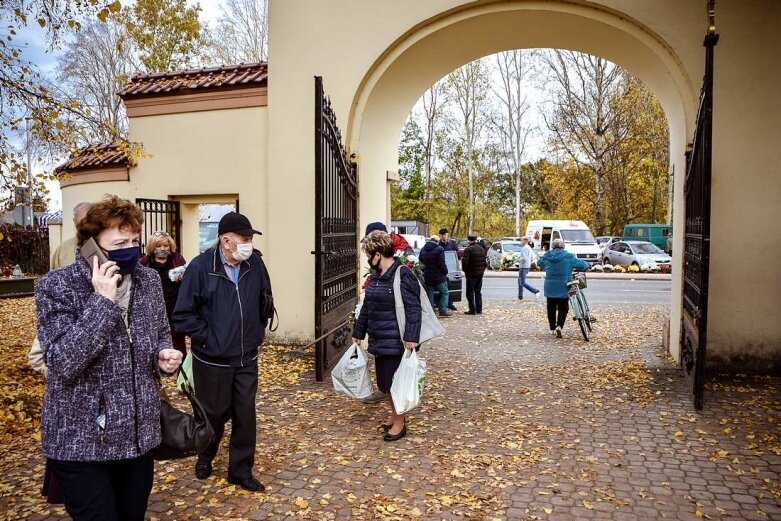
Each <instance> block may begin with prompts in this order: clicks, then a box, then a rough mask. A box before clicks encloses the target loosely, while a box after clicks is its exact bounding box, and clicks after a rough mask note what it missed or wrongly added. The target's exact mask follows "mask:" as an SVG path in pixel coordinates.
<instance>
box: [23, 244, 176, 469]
mask: <svg viewBox="0 0 781 521" xmlns="http://www.w3.org/2000/svg"><path fill="white" fill-rule="evenodd" d="M91 279H92V270H91V268H90V267H89V266H88V264H87V262H86V261H85V260H84V257H82V255H81V252H76V262H74V263H73V264H69V265H68V266H65V267H63V268H60V269H57V270H54V271H51V272H49V273H48V274H47V275H46V276H45V277H43V278H42V279H41V281H40V282H39V283H38V285H37V286H36V288H35V301H36V307H37V312H38V338H39V340H40V342H41V347H42V348H43V357H44V360H45V362H46V365H47V367H48V368H49V378H48V379H47V381H46V394H45V396H44V400H43V412H42V414H41V431H42V442H43V453H44V455H45V456H46V457H47V458H51V459H57V460H68V461H109V460H119V459H128V458H135V457H138V456H141V455H142V454H145V453H146V452H149V451H150V450H152V449H154V448H155V447H156V446H157V445H159V444H160V399H159V396H158V388H159V375H160V372H159V369H158V366H157V356H158V353H159V352H160V350H162V349H166V348H170V347H171V339H170V331H169V326H168V319H167V318H166V314H165V304H164V301H163V293H162V288H161V286H160V277H159V276H158V275H157V273H156V272H155V271H154V270H152V269H149V268H144V267H141V266H139V267H138V269H137V270H136V272H135V274H134V275H133V286H132V290H131V291H132V295H131V303H130V317H131V318H130V331H131V335H132V337H133V344H132V346H131V343H130V338H129V336H128V333H127V330H126V328H125V323H124V321H123V320H122V314H121V311H120V308H119V306H117V305H116V304H115V303H113V302H111V301H110V300H108V299H107V298H105V297H103V296H101V295H99V294H98V293H96V292H95V290H94V289H93V287H92V280H91ZM102 416H105V423H104V425H103V427H102V428H101V426H100V422H99V421H98V418H99V417H102Z"/></svg>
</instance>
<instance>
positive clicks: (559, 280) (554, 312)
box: [537, 239, 590, 338]
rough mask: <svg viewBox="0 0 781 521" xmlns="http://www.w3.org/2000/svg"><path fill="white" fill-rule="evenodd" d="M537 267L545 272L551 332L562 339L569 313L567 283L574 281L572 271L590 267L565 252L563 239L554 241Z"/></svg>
mask: <svg viewBox="0 0 781 521" xmlns="http://www.w3.org/2000/svg"><path fill="white" fill-rule="evenodd" d="M537 266H539V267H540V268H542V269H544V270H545V286H544V289H545V298H546V300H547V303H548V325H549V326H550V332H551V335H555V336H556V338H561V330H562V328H563V327H564V323H565V322H566V320H567V313H569V294H568V287H567V283H568V282H569V281H571V280H572V270H586V269H588V268H589V267H590V266H589V263H588V262H586V261H582V260H580V259H578V258H577V257H575V256H574V255H573V254H571V253H570V252H568V251H567V250H565V249H564V241H563V240H562V239H554V240H553V242H552V243H551V249H550V251H549V252H548V253H546V254H545V255H543V256H542V257H541V258H540V260H539V261H537Z"/></svg>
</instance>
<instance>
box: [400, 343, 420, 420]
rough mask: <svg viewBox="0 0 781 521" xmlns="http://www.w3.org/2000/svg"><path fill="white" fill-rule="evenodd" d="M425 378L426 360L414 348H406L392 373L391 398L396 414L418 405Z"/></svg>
mask: <svg viewBox="0 0 781 521" xmlns="http://www.w3.org/2000/svg"><path fill="white" fill-rule="evenodd" d="M425 380H426V362H425V360H422V359H420V358H418V354H417V353H416V352H415V350H414V349H411V350H407V351H406V352H405V353H404V356H403V357H402V359H401V364H399V368H398V369H397V370H396V374H395V375H393V384H391V398H393V406H394V407H395V408H396V413H397V414H404V413H406V412H409V411H411V410H412V409H414V408H415V407H417V406H418V405H420V399H421V398H422V396H423V384H424V382H425Z"/></svg>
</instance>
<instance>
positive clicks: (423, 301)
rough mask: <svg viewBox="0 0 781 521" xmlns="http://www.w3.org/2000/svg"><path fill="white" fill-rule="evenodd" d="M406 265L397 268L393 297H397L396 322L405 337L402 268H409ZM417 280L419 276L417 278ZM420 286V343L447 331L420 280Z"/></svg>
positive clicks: (405, 321)
mask: <svg viewBox="0 0 781 521" xmlns="http://www.w3.org/2000/svg"><path fill="white" fill-rule="evenodd" d="M408 269H409V268H408V267H406V266H399V268H398V269H397V270H396V274H395V276H394V277H393V298H394V299H396V322H398V323H399V332H400V333H401V338H402V339H403V338H404V330H405V327H406V324H407V317H406V315H405V314H404V299H402V298H401V270H408ZM416 280H417V278H416ZM418 288H420V316H421V320H420V339H419V340H418V342H419V343H421V344H422V343H423V342H428V341H429V340H431V339H432V338H436V337H438V336H440V335H442V333H444V332H445V328H443V327H442V324H440V323H439V319H438V318H437V315H436V313H434V309H433V308H432V307H431V302H430V301H429V299H428V294H426V290H425V289H423V286H421V284H420V282H418Z"/></svg>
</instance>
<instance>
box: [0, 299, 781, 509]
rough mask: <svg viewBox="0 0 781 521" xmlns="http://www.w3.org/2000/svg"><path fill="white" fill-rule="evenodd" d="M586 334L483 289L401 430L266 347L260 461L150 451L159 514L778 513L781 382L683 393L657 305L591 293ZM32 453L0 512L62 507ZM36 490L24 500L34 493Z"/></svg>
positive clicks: (1, 492) (2, 489) (433, 357)
mask: <svg viewBox="0 0 781 521" xmlns="http://www.w3.org/2000/svg"><path fill="white" fill-rule="evenodd" d="M595 312H596V313H597V314H598V316H599V318H600V321H599V323H598V324H597V327H596V331H595V333H594V335H593V337H592V341H591V342H590V343H586V342H584V341H583V340H582V339H581V338H580V336H579V332H578V331H577V327H576V326H575V325H573V324H572V323H571V322H570V323H569V324H568V326H567V328H566V330H565V338H563V339H555V338H552V337H551V336H550V335H549V334H548V332H547V326H546V325H545V316H544V308H543V304H542V303H541V302H540V303H526V304H520V303H510V302H500V301H496V302H492V304H491V307H489V308H487V309H486V311H485V313H484V315H482V316H479V317H471V316H464V315H462V314H459V315H458V316H455V317H453V318H450V319H447V322H446V324H447V333H446V335H445V336H444V337H443V338H440V339H437V340H435V341H433V342H431V343H430V345H427V346H424V348H423V349H422V350H421V354H422V355H423V356H424V357H425V358H426V360H427V363H428V369H429V374H428V376H427V381H426V391H425V396H424V403H423V405H422V406H421V407H420V408H419V409H418V410H416V411H415V412H414V414H412V415H411V417H410V419H409V435H408V436H407V437H406V438H405V439H403V440H401V441H399V442H395V443H386V442H383V440H382V434H381V433H380V432H379V431H378V429H377V428H378V426H379V424H380V423H381V421H382V420H383V419H384V414H385V411H386V407H385V406H384V405H381V404H380V405H370V406H367V405H364V404H362V403H360V402H355V401H351V400H349V399H347V398H344V397H342V396H338V395H336V394H335V393H334V392H333V389H332V387H331V385H330V383H328V382H327V383H316V382H314V377H313V374H312V372H311V371H310V370H309V368H310V367H311V364H312V360H311V356H310V355H302V354H301V353H299V352H296V351H295V350H294V349H292V350H291V349H290V348H279V347H275V348H272V349H269V350H268V351H267V352H266V353H265V354H264V356H263V359H262V364H263V376H262V378H263V384H262V390H261V395H260V403H259V405H258V415H259V422H258V454H257V464H256V476H257V477H258V478H259V479H260V480H261V481H263V482H264V483H265V484H266V485H267V487H268V492H267V493H265V494H248V493H246V492H243V491H238V490H236V488H235V487H233V486H230V485H229V484H228V483H226V482H225V479H224V478H225V473H226V459H225V450H224V449H223V450H221V452H220V454H219V456H218V457H217V459H216V460H215V473H214V475H213V476H212V477H211V478H210V479H208V480H205V481H198V480H196V479H195V478H194V476H193V475H192V462H191V461H179V462H166V463H160V464H158V466H157V472H156V485H155V489H154V492H153V495H152V498H151V500H150V504H149V512H148V515H149V516H150V518H152V519H161V520H163V519H165V520H169V519H170V520H180V519H215V520H216V519H283V518H291V519H295V518H300V519H513V520H516V519H518V520H520V519H542V520H550V521H568V520H581V519H582V520H588V519H614V520H617V521H627V520H635V519H680V520H688V519H691V520H698V519H725V520H726V519H730V520H732V519H748V520H754V519H755V520H768V519H776V520H781V480H780V476H781V440H780V439H779V438H781V428H780V427H779V424H780V423H781V381H779V380H778V379H772V378H751V377H744V378H728V379H717V380H714V381H712V382H711V383H709V385H708V389H707V392H706V396H705V410H704V411H702V412H696V411H694V410H693V408H692V406H691V399H690V397H689V395H688V392H687V389H686V384H685V382H684V380H683V378H682V374H681V372H680V370H679V369H678V368H677V367H676V366H675V364H674V363H673V362H672V361H671V360H670V359H668V358H665V357H664V356H663V355H662V354H661V350H660V345H661V323H662V318H663V315H664V310H663V309H661V308H643V307H639V308H632V309H628V308H601V309H597V310H595ZM42 465H43V462H42V461H41V460H40V459H38V460H36V461H32V462H30V461H28V462H23V463H20V464H19V465H18V466H16V467H14V468H11V469H6V471H5V472H4V476H3V478H2V485H0V509H2V510H4V511H5V513H4V514H3V513H0V518H6V519H24V518H27V519H34V520H48V519H61V518H63V514H64V513H63V511H62V509H56V508H51V507H49V506H47V505H45V504H44V503H42V502H40V501H38V500H37V491H36V487H37V486H38V484H39V483H38V481H39V477H40V475H41V472H42ZM31 498H34V501H33V500H31Z"/></svg>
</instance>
